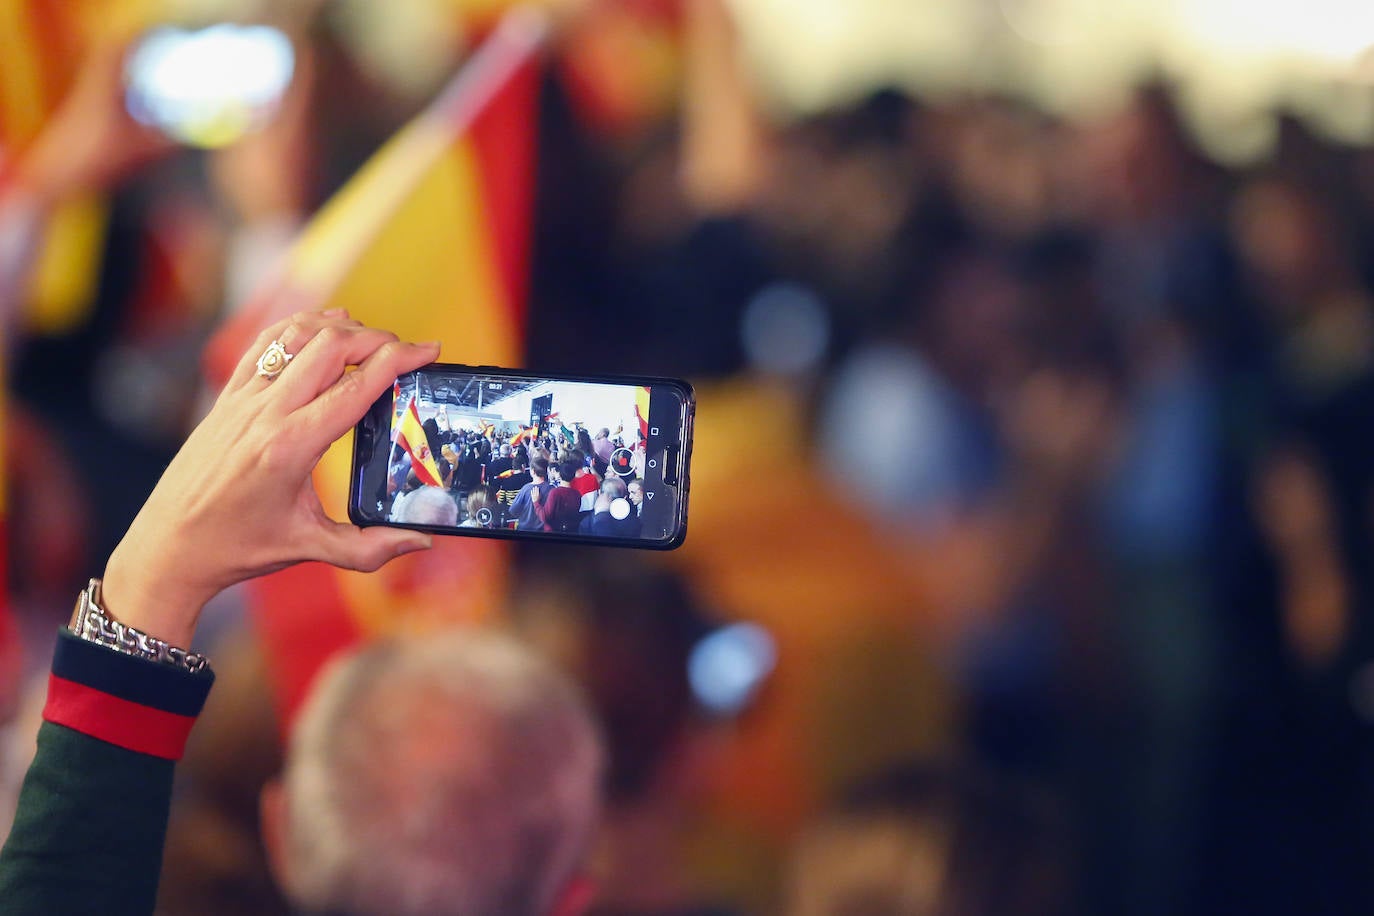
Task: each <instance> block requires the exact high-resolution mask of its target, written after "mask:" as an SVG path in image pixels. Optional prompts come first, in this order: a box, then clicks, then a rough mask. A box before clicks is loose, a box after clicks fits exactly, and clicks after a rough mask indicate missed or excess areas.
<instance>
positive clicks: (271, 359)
mask: <svg viewBox="0 0 1374 916" xmlns="http://www.w3.org/2000/svg"><path fill="white" fill-rule="evenodd" d="M291 360H292V356H291V354H290V353H287V352H286V348H285V347H283V346H282V345H281V341H280V340H274V341H272V342H271V343H270V344H268V345H267V349H266V350H264V351H263V353H262V356H259V357H258V375H260V376H262V377H263V378H265V379H267V380H268V381H269V382H270V381H272V379H274V378H276V377H277V376H279V375H281V371H282V370H283V369H285V368H286V364H287V363H289V362H291Z"/></svg>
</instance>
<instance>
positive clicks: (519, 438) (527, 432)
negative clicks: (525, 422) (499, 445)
mask: <svg viewBox="0 0 1374 916" xmlns="http://www.w3.org/2000/svg"><path fill="white" fill-rule="evenodd" d="M538 437H539V427H537V426H525V427H522V428H521V430H520V432H518V433H516V434H515V435H513V436H511V437H510V445H511V447H512V448H514V447H515V446H517V445H519V444H520V443H521V442H524V441H525V440H526V439H529V440H530V441H531V442H532V441H534V440H535V439H537V438H538Z"/></svg>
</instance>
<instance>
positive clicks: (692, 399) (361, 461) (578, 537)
mask: <svg viewBox="0 0 1374 916" xmlns="http://www.w3.org/2000/svg"><path fill="white" fill-rule="evenodd" d="M414 371H415V372H433V371H439V372H444V373H454V374H468V375H475V376H494V377H500V378H516V379H539V380H546V381H555V382H574V383H576V382H583V383H587V384H603V385H626V386H647V387H649V388H650V389H651V392H652V390H653V389H655V388H659V389H663V388H666V389H670V390H671V391H673V392H674V393H675V394H676V395H677V397H678V399H679V404H680V407H679V410H678V417H677V431H678V433H677V435H678V439H677V443H676V444H677V445H678V458H677V477H678V483H677V485H676V486H675V487H674V488H673V489H675V490H676V491H677V499H676V503H675V508H674V510H673V515H672V528H671V533H670V535H669V536H668V537H667V538H659V539H653V538H644V537H639V538H623V537H610V536H606V535H589V534H581V533H577V532H555V531H543V532H520V531H515V530H512V529H508V528H495V529H492V528H448V527H444V526H441V525H413V524H400V523H397V522H390V521H379V520H377V519H376V518H373V517H371V516H369V515H366V514H364V513H363V512H362V496H363V479H364V473H365V471H366V470H367V468H368V465H369V464H371V463H372V461H373V460H374V459H373V455H374V451H373V447H372V443H371V442H370V441H369V442H367V443H366V446H364V429H363V427H364V425H365V424H369V423H370V424H372V425H374V426H380V425H381V420H382V418H383V417H385V424H386V428H387V431H388V434H389V433H390V424H391V417H390V414H391V410H392V400H391V398H392V393H391V391H390V390H388V391H386V392H385V393H383V394H382V396H381V397H379V398H378V399H377V400H376V401H375V402H373V404H372V406H371V407H369V408H368V411H367V413H366V414H365V415H364V416H363V418H362V419H361V420H359V421H358V423H357V424H355V425H354V428H353V442H352V445H351V447H350V452H351V454H352V463H351V468H350V470H349V486H348V517H349V520H350V521H352V522H353V524H355V525H358V526H359V527H364V528H366V527H389V528H406V529H409V530H414V531H425V532H429V533H431V534H440V535H445V536H451V537H477V538H486V539H488V540H496V541H508V542H525V543H544V542H548V543H562V544H600V545H603V546H615V547H631V548H635V549H639V550H673V549H676V548H677V547H680V546H682V543H683V542H684V541H685V540H686V537H687V503H688V495H689V493H690V490H691V470H690V469H691V457H692V445H693V432H694V425H695V419H696V391H695V389H694V388H693V387H692V385H691V383H690V382H688V381H686V380H685V379H680V378H670V377H668V376H625V375H610V374H602V373H589V374H571V373H565V372H541V371H538V370H532V369H509V368H506V367H504V366H487V365H481V366H473V365H468V364H465V363H439V362H436V363H429V364H428V365H425V366H421V367H420V368H419V369H417V370H414ZM406 374H407V375H409V374H411V373H406ZM650 397H651V398H652V397H653V395H652V393H651V395H650ZM652 410H653V408H652V401H651V406H650V411H651V413H652ZM671 444H673V443H672V442H668V443H666V445H671ZM667 471H668V469H667V468H666V467H665V468H663V469H662V471H661V472H660V478H659V479H660V481H661V480H662V476H663V475H664V474H666V473H667ZM664 486H668V485H667V484H666V483H665V484H664Z"/></svg>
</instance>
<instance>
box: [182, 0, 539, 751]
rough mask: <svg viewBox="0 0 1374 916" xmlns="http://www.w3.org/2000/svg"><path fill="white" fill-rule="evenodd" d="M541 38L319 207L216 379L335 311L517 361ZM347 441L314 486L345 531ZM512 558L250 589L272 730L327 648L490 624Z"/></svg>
mask: <svg viewBox="0 0 1374 916" xmlns="http://www.w3.org/2000/svg"><path fill="white" fill-rule="evenodd" d="M545 33H546V26H545V23H544V20H543V18H542V17H539V16H538V15H537V14H534V13H531V12H529V11H524V10H517V11H515V12H513V13H511V14H509V15H508V16H506V17H505V18H504V19H503V20H502V22H501V24H500V25H499V26H498V27H497V28H496V29H495V31H493V32H492V34H491V35H490V37H489V38H488V39H487V41H486V42H485V43H484V44H483V45H482V46H481V47H480V48H478V49H477V51H476V52H474V54H473V55H472V57H470V58H469V60H468V62H467V63H466V64H465V65H464V67H463V69H462V70H461V71H460V72H459V73H458V75H457V76H456V77H455V78H454V80H453V81H452V82H451V83H450V84H449V86H448V87H447V88H446V89H445V90H444V91H443V92H442V93H441V94H440V95H439V97H438V98H437V99H436V100H435V101H434V102H433V103H432V104H431V105H430V106H429V108H428V109H426V110H425V111H424V112H422V113H421V114H420V115H419V116H417V117H416V118H415V120H413V121H412V122H411V123H410V124H408V125H407V126H406V127H405V128H403V129H402V130H401V131H400V132H399V133H398V134H397V135H396V136H395V137H393V138H392V139H391V140H390V141H389V142H388V143H387V144H386V145H385V146H383V147H382V148H381V150H379V151H378V152H377V153H376V154H375V155H374V156H373V157H372V159H371V160H370V161H369V162H368V163H367V164H366V165H364V166H363V168H362V169H361V170H360V171H359V173H358V174H357V175H356V176H354V177H353V179H352V180H351V181H350V182H349V183H348V184H347V185H345V186H344V187H343V188H342V189H341V190H340V191H339V193H338V194H337V195H335V197H334V198H333V199H331V200H330V201H329V202H328V203H327V204H326V205H325V206H324V208H323V209H322V210H321V211H320V213H319V215H318V216H316V217H315V219H314V220H312V222H311V223H310V224H309V225H308V226H307V227H306V228H305V230H304V232H303V233H302V236H301V238H300V239H299V240H298V241H297V243H296V245H295V246H294V248H293V249H292V251H291V252H290V253H289V255H288V258H287V262H286V264H285V265H284V269H283V270H282V272H281V275H280V276H279V277H277V278H276V279H275V280H274V281H273V283H272V284H271V285H270V288H269V289H268V290H267V291H266V292H265V294H264V295H263V296H261V297H260V298H259V299H258V300H257V301H256V302H255V303H250V304H249V306H248V307H247V308H246V309H245V310H244V311H243V312H242V313H240V314H239V315H238V316H236V317H235V318H233V319H231V320H230V321H229V322H228V323H227V324H226V325H225V326H224V328H223V329H222V330H221V332H220V333H219V335H217V337H216V338H215V339H214V340H212V341H211V344H210V349H209V351H208V352H207V364H208V366H209V369H210V371H211V374H212V375H214V376H217V377H219V378H227V376H228V372H229V371H230V370H231V369H232V367H233V365H234V363H235V362H237V360H238V359H239V357H240V356H241V355H242V354H243V352H244V351H245V350H246V349H247V348H248V347H249V346H250V345H251V343H252V341H253V339H254V338H255V337H256V335H257V332H258V331H259V330H261V329H262V328H263V327H265V326H266V325H268V324H270V323H271V322H272V321H274V320H276V319H278V318H281V317H285V316H286V315H287V314H289V313H291V312H293V311H296V310H298V309H301V308H327V307H344V308H347V309H348V310H349V312H350V313H351V314H352V315H353V317H355V318H358V319H360V320H362V321H363V322H365V323H367V324H371V325H376V326H379V327H384V328H387V329H389V330H392V331H394V332H396V333H397V334H398V335H400V336H401V337H402V338H403V339H408V340H440V341H442V342H443V351H442V355H441V356H440V359H442V360H445V361H449V362H461V363H470V364H480V363H489V364H492V365H518V364H519V363H520V360H521V354H522V352H523V349H524V346H523V341H524V322H525V289H526V274H527V272H528V267H527V259H528V248H529V221H530V214H531V205H532V194H533V185H534V138H535V102H536V99H537V94H538V76H539V68H538V66H537V63H538V59H539V56H540V51H541V49H542V47H543V45H544V41H545ZM403 422H404V424H405V425H403V428H404V429H406V430H407V431H409V430H410V429H411V427H410V426H409V424H411V423H413V424H414V432H413V438H411V437H410V434H409V433H408V435H407V440H408V442H409V443H410V445H411V447H412V449H413V450H412V451H411V455H412V458H414V457H415V456H416V455H420V457H421V460H420V461H417V462H416V464H415V467H416V473H417V474H432V475H433V477H434V478H435V482H436V483H437V482H438V481H437V478H438V471H437V469H436V468H435V465H434V459H433V456H432V455H430V456H428V457H427V459H426V457H425V455H423V454H421V451H420V450H421V447H422V445H423V446H424V447H425V448H426V449H427V445H428V443H427V442H426V440H425V437H424V434H423V432H422V431H421V430H420V428H419V418H418V416H412V417H408V418H406V419H405V420H404V421H403ZM398 432H399V430H398ZM351 442H352V437H351V436H349V437H346V438H345V439H343V440H340V441H339V442H337V443H335V445H334V446H333V447H332V448H331V449H330V450H329V451H328V452H327V453H326V454H325V457H324V458H323V459H322V460H321V461H320V464H319V466H318V467H317V468H316V471H315V487H316V489H317V490H318V491H319V493H320V498H321V500H322V502H323V503H324V507H325V509H326V511H327V512H328V513H329V514H330V516H331V517H332V518H336V519H342V518H346V517H347V498H348V478H349V466H350V461H351V454H350V452H351V448H350V446H351ZM421 479H423V476H422V478H421ZM427 482H428V481H427ZM508 558H509V552H508V547H507V545H505V544H501V543H497V542H492V541H486V540H481V539H477V538H437V539H436V540H435V545H434V548H433V549H432V550H428V551H423V552H421V553H418V554H412V555H410V556H405V557H401V558H399V559H397V560H393V561H392V562H391V563H388V564H387V565H386V566H385V567H383V568H382V569H381V570H380V571H378V572H376V573H368V574H363V573H355V572H348V571H341V570H336V569H334V568H333V567H330V566H326V565H323V564H319V563H306V564H302V565H300V566H296V567H292V568H291V569H287V570H283V571H282V572H280V573H277V574H275V575H272V576H268V577H265V578H263V579H258V580H254V582H253V584H252V585H251V586H250V588H251V589H252V593H253V595H254V601H255V603H256V607H255V611H256V612H257V613H256V614H255V617H256V621H257V627H258V630H259V633H260V634H261V636H262V639H263V647H264V651H265V653H266V655H267V658H268V662H269V665H270V666H271V670H272V672H273V676H274V678H275V679H276V684H275V686H276V688H277V691H278V695H279V700H280V708H281V709H282V711H283V714H284V716H283V718H284V721H283V724H284V725H286V726H288V727H289V723H290V720H291V717H292V716H293V715H294V712H295V710H296V707H297V706H298V705H299V702H300V701H301V699H302V698H303V697H304V695H305V693H306V691H307V689H308V687H309V684H310V680H311V678H312V677H313V676H314V674H315V673H316V671H317V670H318V669H319V667H320V666H321V665H322V664H323V663H324V661H326V660H327V659H328V657H329V656H330V655H331V654H332V653H333V652H334V651H336V650H337V649H339V648H342V647H343V646H346V645H348V644H350V643H352V642H354V641H356V640H358V639H360V638H367V637H369V636H372V635H377V634H381V633H385V632H389V631H397V630H424V629H426V628H429V627H433V626H438V625H443V624H450V623H453V622H457V621H464V620H468V621H471V620H478V619H481V618H483V617H485V616H487V615H488V614H490V613H492V611H493V610H494V609H495V608H496V607H497V606H498V604H499V601H500V599H501V597H502V595H503V594H504V587H505V571H506V566H507V562H508ZM455 596H456V597H455Z"/></svg>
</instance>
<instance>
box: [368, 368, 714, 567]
mask: <svg viewBox="0 0 1374 916" xmlns="http://www.w3.org/2000/svg"><path fill="white" fill-rule="evenodd" d="M695 412H696V399H695V395H694V394H693V391H692V386H691V385H689V384H688V383H687V382H685V381H682V380H681V379H671V378H614V377H610V376H592V375H586V376H582V375H579V376H571V375H552V374H547V373H538V372H527V371H524V370H516V369H500V368H497V367H494V366H462V365H455V364H448V363H432V364H430V365H428V366H425V367H423V368H421V369H417V370H416V371H414V372H410V373H407V374H405V375H403V376H401V377H400V378H398V379H396V383H395V385H394V386H392V390H391V391H390V392H388V393H387V394H384V395H383V396H382V397H380V398H378V400H377V402H376V403H375V404H373V405H372V408H371V409H370V410H369V411H368V412H367V415H366V416H364V417H363V418H362V420H360V421H359V422H358V425H357V427H356V428H355V429H354V437H353V471H352V479H351V481H350V485H349V499H348V516H349V518H350V519H352V520H353V523H354V524H356V525H362V526H368V525H392V526H396V527H401V528H415V529H418V530H421V531H429V532H433V533H435V534H457V535H471V536H475V537H487V538H506V539H521V540H541V541H543V540H549V541H568V542H578V543H592V544H606V545H615V546H622V547H645V548H650V549H657V550H671V549H672V548H674V547H677V546H678V545H680V544H681V543H682V542H683V539H684V538H685V537H686V536H687V492H688V489H689V486H690V477H689V474H688V467H689V464H690V461H691V456H692V421H693V418H694V415H695Z"/></svg>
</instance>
